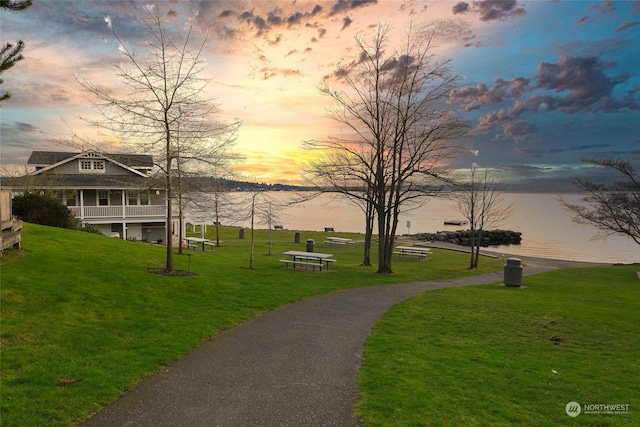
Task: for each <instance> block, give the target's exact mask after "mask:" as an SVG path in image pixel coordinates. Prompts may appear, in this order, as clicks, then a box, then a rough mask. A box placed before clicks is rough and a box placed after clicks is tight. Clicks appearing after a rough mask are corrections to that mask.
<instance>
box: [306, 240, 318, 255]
mask: <svg viewBox="0 0 640 427" xmlns="http://www.w3.org/2000/svg"><path fill="white" fill-rule="evenodd" d="M315 251H316V242H315V241H314V240H313V239H307V252H315Z"/></svg>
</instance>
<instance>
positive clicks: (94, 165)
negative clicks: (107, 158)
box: [80, 159, 104, 172]
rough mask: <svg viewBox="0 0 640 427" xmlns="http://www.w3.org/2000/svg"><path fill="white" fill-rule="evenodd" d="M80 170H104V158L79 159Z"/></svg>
mask: <svg viewBox="0 0 640 427" xmlns="http://www.w3.org/2000/svg"><path fill="white" fill-rule="evenodd" d="M80 172H104V160H87V159H83V160H80Z"/></svg>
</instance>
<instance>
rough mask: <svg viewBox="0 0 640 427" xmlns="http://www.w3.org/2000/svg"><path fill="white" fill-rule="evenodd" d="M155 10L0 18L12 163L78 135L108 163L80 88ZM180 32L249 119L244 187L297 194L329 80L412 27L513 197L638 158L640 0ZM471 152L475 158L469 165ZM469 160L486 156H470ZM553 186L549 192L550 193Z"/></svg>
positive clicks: (193, 5) (473, 6) (232, 109)
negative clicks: (190, 35) (592, 165)
mask: <svg viewBox="0 0 640 427" xmlns="http://www.w3.org/2000/svg"><path fill="white" fill-rule="evenodd" d="M149 3H151V2H150V1H132V0H130V1H126V0H122V1H102V0H91V1H88V0H77V1H71V0H69V1H60V0H57V1H47V0H34V5H33V6H32V7H31V8H29V9H27V10H25V11H23V12H7V11H0V24H1V26H2V29H1V31H0V42H2V44H4V43H7V42H15V40H18V39H20V40H23V41H24V42H25V44H26V48H25V50H24V56H25V59H24V60H23V61H21V62H19V63H18V64H17V65H16V66H15V67H13V68H12V69H11V70H9V71H7V72H5V73H4V74H3V75H2V78H3V79H4V80H5V82H4V84H2V85H1V86H0V90H1V91H3V92H4V91H9V92H11V94H12V98H11V99H10V100H9V101H6V102H5V103H3V105H2V108H1V109H0V125H1V134H0V136H1V150H2V151H1V154H2V162H3V163H9V164H16V163H17V164H20V163H22V164H24V163H26V160H27V158H28V157H29V155H30V153H31V151H33V150H59V151H64V150H67V151H71V148H70V147H68V146H65V145H61V144H60V141H68V140H70V139H71V135H72V133H76V134H78V135H80V136H82V138H84V139H85V140H87V141H90V142H91V144H94V145H97V146H99V147H102V149H103V150H105V151H116V150H118V149H119V148H118V147H117V146H116V145H115V143H114V141H115V139H114V138H112V137H110V136H109V135H98V134H97V133H96V131H95V130H94V129H91V128H90V127H88V126H87V125H86V124H85V123H84V122H83V121H81V120H80V119H79V118H78V116H80V115H81V116H90V115H92V114H94V112H93V111H92V110H91V107H90V102H89V101H88V99H87V98H86V96H85V95H83V94H82V93H81V91H80V87H79V85H78V83H77V82H76V79H75V75H76V74H77V75H80V76H82V77H83V78H86V79H87V80H89V81H91V82H94V83H99V84H102V85H110V84H114V85H115V84H117V83H116V77H115V73H114V68H113V64H115V63H118V62H119V61H120V60H121V59H122V56H121V54H120V52H119V51H118V42H117V41H116V40H115V39H114V37H113V34H112V33H111V29H110V28H109V26H108V22H107V21H109V20H108V19H105V18H107V17H110V21H111V23H112V24H113V26H114V28H115V30H116V31H117V32H118V34H119V35H120V37H121V39H122V40H123V41H124V42H125V43H126V44H127V45H129V44H131V45H132V46H135V45H137V44H138V43H139V42H141V41H144V38H145V37H147V34H146V33H145V32H144V31H143V30H142V25H141V23H140V21H139V18H140V17H141V16H143V15H144V14H145V13H146V11H145V5H146V4H149ZM155 4H156V5H157V7H159V8H161V10H166V11H170V16H171V17H172V18H173V20H174V21H175V22H176V25H182V23H183V22H184V19H185V18H186V17H187V16H189V15H190V14H191V13H195V14H196V21H195V22H196V26H197V29H198V31H199V32H198V36H199V37H204V35H205V34H207V33H208V41H207V44H206V52H205V56H206V58H207V61H208V67H207V69H206V73H207V77H210V78H212V79H213V80H212V82H211V83H210V84H209V86H208V92H209V93H208V95H209V96H211V97H213V98H215V99H216V101H217V102H218V103H219V104H220V106H219V108H220V114H219V119H220V120H241V121H242V123H243V124H242V127H241V128H240V133H239V135H238V140H237V147H236V149H237V151H239V152H240V153H242V154H243V155H245V156H246V161H245V162H244V163H242V164H239V165H237V166H236V171H237V172H238V173H240V174H242V176H244V177H245V178H246V179H251V180H257V181H265V182H272V183H273V182H280V183H298V181H299V179H300V171H301V170H303V169H304V168H305V167H306V165H307V162H308V160H309V158H310V156H311V153H310V152H308V151H305V150H304V149H303V147H302V143H303V142H304V141H307V140H312V139H321V138H325V137H327V136H329V135H332V134H335V132H336V126H337V124H336V123H334V122H332V121H331V120H329V119H327V118H326V108H327V106H328V105H329V104H328V102H329V100H328V99H326V97H323V96H322V95H321V94H320V93H319V90H318V86H319V84H320V83H321V82H322V80H323V78H324V77H325V76H327V75H330V74H331V73H332V71H334V70H335V69H336V67H337V66H338V65H339V64H346V63H348V62H350V61H351V60H353V58H354V57H355V43H354V37H355V36H357V35H360V36H363V37H368V38H370V37H371V35H372V34H373V32H374V31H375V28H376V27H377V26H378V24H379V23H380V22H384V23H389V24H391V25H392V26H393V33H392V35H393V39H394V40H398V39H399V38H400V37H402V35H403V32H404V31H405V30H406V29H407V28H408V27H409V26H410V25H413V26H414V27H418V26H425V25H426V26H428V27H429V28H431V29H434V30H436V31H437V34H438V38H437V49H436V50H435V53H436V54H437V55H438V56H439V57H441V58H442V59H448V58H450V59H452V60H453V71H454V73H455V74H459V75H460V76H461V77H462V80H461V81H460V87H459V88H458V89H456V90H454V91H453V92H451V94H450V100H449V102H450V103H449V104H448V105H449V106H451V107H453V108H456V109H457V110H459V111H460V115H461V116H462V118H463V119H465V120H468V121H469V122H470V123H471V124H472V127H473V129H474V130H473V137H472V138H471V140H470V154H469V156H468V157H464V158H460V159H459V161H458V164H457V165H456V166H457V167H460V168H466V167H468V166H470V165H471V163H472V162H476V163H477V164H478V165H479V166H480V167H490V168H492V169H493V170H494V171H495V172H496V174H498V175H500V176H503V177H505V178H507V179H508V180H509V181H510V182H519V183H532V184H531V185H534V183H536V184H535V185H540V183H541V182H544V183H547V184H545V185H554V183H556V182H558V181H566V180H567V179H570V178H573V177H575V176H578V175H581V174H582V175H583V174H584V171H582V170H580V168H581V162H580V158H581V157H593V156H629V155H640V1H638V0H636V1H573V0H560V1H516V0H505V1H493V0H492V1H489V0H481V1H467V2H457V1H412V0H406V1H402V0H398V1H386V0H377V1H376V0H332V1H322V0H320V1H318V0H315V1H307V0H297V1H276V0H273V1H267V0H264V1H241V0H238V1H236V0H227V1H211V0H209V1H166V2H155ZM472 153H473V154H472ZM474 154H477V156H476V155H474ZM540 180H544V181H540Z"/></svg>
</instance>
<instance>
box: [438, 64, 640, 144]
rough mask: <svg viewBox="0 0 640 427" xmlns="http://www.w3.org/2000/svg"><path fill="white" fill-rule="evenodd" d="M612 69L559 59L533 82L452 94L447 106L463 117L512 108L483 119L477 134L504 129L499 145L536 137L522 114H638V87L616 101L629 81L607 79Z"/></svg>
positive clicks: (500, 81) (500, 84) (626, 77)
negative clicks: (495, 107)
mask: <svg viewBox="0 0 640 427" xmlns="http://www.w3.org/2000/svg"><path fill="white" fill-rule="evenodd" d="M615 67H616V63H614V62H607V61H602V60H600V59H599V58H596V57H574V56H569V55H563V56H562V57H560V59H559V60H558V62H557V63H548V62H541V63H539V64H538V70H537V72H536V74H535V76H534V77H532V78H529V77H515V78H512V79H511V80H504V79H501V78H497V79H495V80H494V84H493V87H488V86H487V85H485V84H484V83H479V84H477V85H476V86H464V87H461V88H458V89H454V90H452V91H451V92H450V94H449V102H451V103H454V102H459V103H461V104H462V106H463V108H464V109H465V110H466V111H474V110H478V109H480V108H482V107H483V106H485V105H499V104H503V103H508V102H512V103H513V104H512V106H511V107H505V108H501V109H500V110H498V111H492V112H489V113H486V114H485V115H483V116H481V117H480V119H479V120H478V125H477V127H476V129H475V132H476V133H483V132H489V131H490V130H492V129H494V128H495V127H497V126H500V125H502V127H503V129H504V133H502V134H499V135H498V136H497V138H498V139H505V138H511V139H513V140H514V141H516V142H523V141H525V140H527V139H528V138H529V137H530V136H531V135H533V134H534V133H535V132H536V131H537V128H535V127H533V126H526V125H525V123H523V122H522V121H520V119H521V116H522V115H523V114H525V113H529V112H551V111H558V112H561V113H564V114H584V113H615V112H620V111H629V110H632V111H635V110H640V101H639V100H638V99H637V93H638V92H640V87H635V88H633V89H630V90H628V91H627V94H626V96H624V97H616V96H614V92H615V89H616V88H617V87H619V86H620V85H622V84H624V83H626V82H627V81H628V80H629V78H630V74H629V73H626V72H622V73H620V74H618V75H614V76H610V75H609V74H607V71H609V70H611V69H613V68H615Z"/></svg>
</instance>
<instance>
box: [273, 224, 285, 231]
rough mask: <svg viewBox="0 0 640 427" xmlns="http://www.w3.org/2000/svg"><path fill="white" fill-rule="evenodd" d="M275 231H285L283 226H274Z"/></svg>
mask: <svg viewBox="0 0 640 427" xmlns="http://www.w3.org/2000/svg"><path fill="white" fill-rule="evenodd" d="M273 229H274V230H275V231H283V230H284V228H282V226H281V225H274V226H273Z"/></svg>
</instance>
